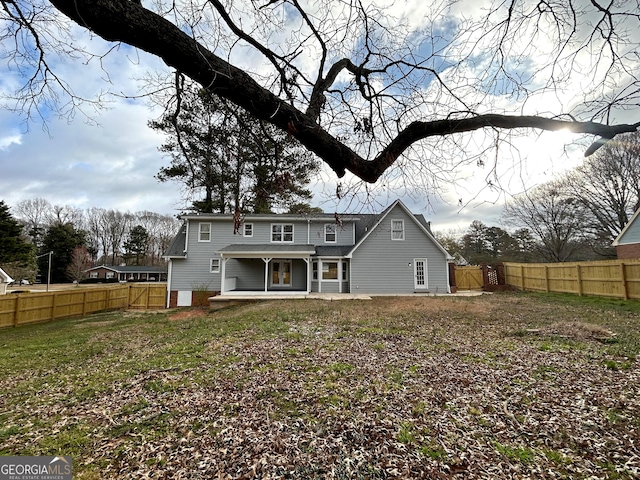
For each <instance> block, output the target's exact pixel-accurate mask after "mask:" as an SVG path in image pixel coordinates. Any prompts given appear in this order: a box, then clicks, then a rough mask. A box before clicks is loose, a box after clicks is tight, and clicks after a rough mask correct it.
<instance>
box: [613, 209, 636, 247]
mask: <svg viewBox="0 0 640 480" xmlns="http://www.w3.org/2000/svg"><path fill="white" fill-rule="evenodd" d="M629 243H640V216H638V217H636V218H635V221H634V222H633V223H632V224H631V225H629V227H628V228H627V231H626V232H624V235H622V237H621V238H620V240H618V244H619V245H627V244H629Z"/></svg>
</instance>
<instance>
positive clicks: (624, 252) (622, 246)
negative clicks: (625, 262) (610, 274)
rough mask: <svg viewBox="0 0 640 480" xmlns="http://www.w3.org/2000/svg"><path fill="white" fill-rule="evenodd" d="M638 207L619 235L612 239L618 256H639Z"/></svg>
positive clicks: (622, 257) (639, 230)
mask: <svg viewBox="0 0 640 480" xmlns="http://www.w3.org/2000/svg"><path fill="white" fill-rule="evenodd" d="M639 216H640V209H638V210H637V211H636V213H634V214H633V217H631V219H630V220H629V223H627V224H626V225H625V227H624V228H623V229H622V231H621V232H620V235H618V237H617V238H616V239H615V240H614V241H613V244H612V245H613V246H614V247H616V253H617V255H618V258H620V259H627V258H640V220H639V219H638V217H639Z"/></svg>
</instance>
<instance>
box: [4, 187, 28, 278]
mask: <svg viewBox="0 0 640 480" xmlns="http://www.w3.org/2000/svg"><path fill="white" fill-rule="evenodd" d="M35 263H36V257H35V250H34V248H33V246H32V245H31V244H30V243H29V242H28V240H27V239H25V238H24V237H23V235H22V227H21V226H20V224H19V223H18V221H17V220H16V219H14V218H13V215H11V212H10V211H9V207H8V206H7V205H6V204H5V203H4V201H3V200H0V266H1V267H2V268H3V269H4V270H5V271H6V272H7V273H8V274H9V275H11V277H13V278H14V279H16V280H21V279H27V280H31V281H33V280H34V279H35V274H36V265H35Z"/></svg>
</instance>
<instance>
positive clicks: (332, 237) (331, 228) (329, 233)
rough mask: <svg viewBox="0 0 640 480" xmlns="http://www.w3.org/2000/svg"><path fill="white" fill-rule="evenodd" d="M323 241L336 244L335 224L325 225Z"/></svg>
mask: <svg viewBox="0 0 640 480" xmlns="http://www.w3.org/2000/svg"><path fill="white" fill-rule="evenodd" d="M324 241H325V243H336V224H335V223H327V224H325V226H324Z"/></svg>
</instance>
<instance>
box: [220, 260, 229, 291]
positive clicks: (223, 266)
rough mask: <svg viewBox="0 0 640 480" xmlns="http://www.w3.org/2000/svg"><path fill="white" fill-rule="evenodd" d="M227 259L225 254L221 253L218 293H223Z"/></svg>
mask: <svg viewBox="0 0 640 480" xmlns="http://www.w3.org/2000/svg"><path fill="white" fill-rule="evenodd" d="M227 260H229V259H228V258H225V256H224V255H223V256H222V257H221V263H222V265H220V295H221V296H222V295H224V284H225V281H224V280H225V278H226V277H225V270H226V267H227Z"/></svg>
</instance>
